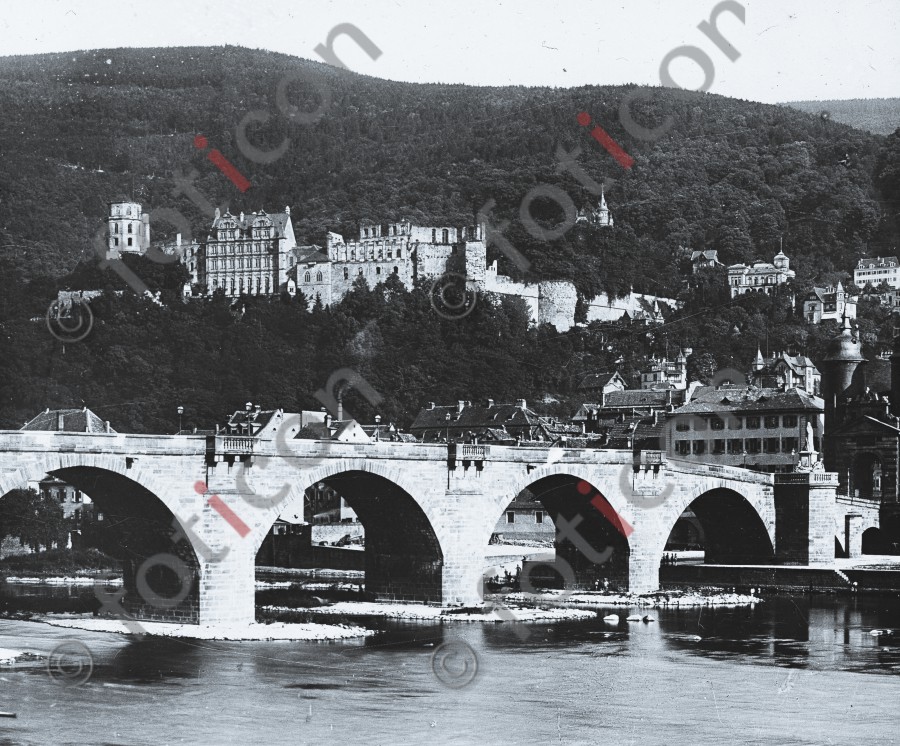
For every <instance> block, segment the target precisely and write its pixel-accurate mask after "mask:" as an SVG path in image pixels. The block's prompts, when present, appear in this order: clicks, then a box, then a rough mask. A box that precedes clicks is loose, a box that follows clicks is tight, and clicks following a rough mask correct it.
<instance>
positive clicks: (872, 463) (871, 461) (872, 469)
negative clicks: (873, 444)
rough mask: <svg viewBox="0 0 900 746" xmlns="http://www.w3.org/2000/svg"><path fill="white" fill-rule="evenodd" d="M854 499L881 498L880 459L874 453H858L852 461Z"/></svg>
mask: <svg viewBox="0 0 900 746" xmlns="http://www.w3.org/2000/svg"><path fill="white" fill-rule="evenodd" d="M851 488H852V490H853V495H854V496H855V497H869V498H880V497H881V459H880V458H879V457H878V456H877V455H876V454H874V453H859V454H857V455H856V457H855V458H854V459H853V484H852V485H851Z"/></svg>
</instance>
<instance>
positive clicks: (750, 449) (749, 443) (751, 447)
mask: <svg viewBox="0 0 900 746" xmlns="http://www.w3.org/2000/svg"><path fill="white" fill-rule="evenodd" d="M744 444H745V445H746V447H747V453H759V450H760V442H759V438H747V440H745V441H744Z"/></svg>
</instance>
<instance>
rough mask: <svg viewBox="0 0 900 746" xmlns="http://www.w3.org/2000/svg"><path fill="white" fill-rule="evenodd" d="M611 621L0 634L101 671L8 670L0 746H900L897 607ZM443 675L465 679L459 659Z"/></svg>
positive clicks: (27, 626) (824, 604) (771, 607)
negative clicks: (237, 633)
mask: <svg viewBox="0 0 900 746" xmlns="http://www.w3.org/2000/svg"><path fill="white" fill-rule="evenodd" d="M604 613H606V612H604ZM618 613H620V614H621V617H622V621H621V622H620V623H619V624H617V625H610V624H607V623H605V622H603V621H602V620H601V619H599V618H598V619H596V620H593V619H592V620H590V621H587V622H577V623H574V622H573V623H564V624H555V625H552V626H548V625H547V624H546V623H544V624H539V623H535V624H509V623H504V624H481V623H462V622H459V623H448V624H444V625H433V624H411V623H399V622H387V621H385V620H370V621H368V622H367V624H368V625H369V626H372V627H373V628H377V629H379V632H378V634H376V635H375V636H374V637H371V638H369V639H367V640H365V641H359V642H350V643H347V642H341V643H321V642H319V643H296V642H291V643H284V642H266V643H262V642H200V641H193V640H174V639H158V638H157V639H154V638H149V637H148V638H144V639H143V640H140V641H137V640H134V639H133V638H128V637H126V636H122V635H114V634H101V633H90V632H81V631H77V630H67V629H60V628H54V627H50V626H47V625H43V624H36V623H30V622H20V621H0V647H4V648H31V649H34V650H42V651H47V652H49V650H50V649H51V648H52V647H53V646H54V645H55V644H57V643H58V642H60V641H63V640H73V639H74V640H78V641H80V642H82V643H84V644H85V645H87V646H88V647H89V648H90V650H91V653H92V655H93V657H94V661H95V667H94V671H93V674H92V676H91V677H90V679H89V680H88V681H87V682H86V683H84V684H82V685H78V686H63V685H60V684H58V683H55V682H54V681H53V680H51V678H50V676H49V675H48V673H47V671H46V669H45V668H42V667H39V666H38V667H35V668H34V669H30V670H15V671H10V670H8V669H6V670H3V669H0V684H2V688H0V711H4V710H5V711H12V712H16V713H18V719H16V720H8V719H0V744H148V745H150V744H152V745H153V746H159V745H160V744H216V745H219V744H230V743H236V744H256V743H266V744H320V743H329V744H336V743H337V744H341V743H346V744H425V743H435V744H467V745H468V744H473V743H484V744H602V743H610V744H616V746H619V745H620V744H642V745H644V746H646V745H648V744H666V745H667V746H669V745H671V744H701V745H703V744H722V743H724V744H767V745H769V744H856V743H865V744H892V743H895V742H897V743H900V731H898V728H897V722H898V715H900V635H898V636H896V637H895V636H892V635H882V636H873V635H871V634H870V632H871V630H872V629H879V628H880V629H883V628H900V599H896V598H874V597H856V598H850V599H847V598H841V599H839V598H835V597H833V596H812V597H806V596H802V597H794V598H788V597H772V598H769V599H767V600H766V601H765V602H764V603H762V604H759V605H757V606H756V607H754V608H752V609H751V608H739V609H709V608H706V609H689V610H674V609H673V610H662V609H659V610H653V611H652V614H653V616H654V617H655V618H656V620H657V621H655V622H651V623H627V622H625V621H624V618H625V615H626V614H627V610H619V612H618ZM461 641H462V642H465V643H466V644H467V645H468V646H470V647H471V650H472V651H473V652H474V654H475V655H476V656H477V673H476V674H475V676H474V678H473V679H472V680H471V682H470V683H468V684H467V685H465V686H462V687H461V688H453V687H450V686H446V685H445V684H444V683H442V681H441V680H440V679H439V678H438V676H437V675H436V674H435V671H434V666H433V663H432V655H433V653H434V652H435V650H436V649H438V647H439V646H440V645H441V644H442V643H445V642H449V643H451V644H452V646H458V645H460V642H461ZM460 649H461V650H462V649H463V648H460ZM442 650H446V648H445V649H442ZM437 667H438V673H440V674H441V675H442V676H444V678H446V677H447V673H448V672H449V673H450V674H454V675H460V676H461V675H462V673H463V667H462V658H461V657H456V658H453V657H451V658H450V659H449V660H448V661H447V667H446V668H445V669H441V668H440V666H437ZM468 670H469V671H471V670H472V669H471V668H469V669H468ZM466 678H468V677H462V678H458V679H453V680H451V682H450V683H452V684H458V683H460V682H462V681H464V680H465V679H466Z"/></svg>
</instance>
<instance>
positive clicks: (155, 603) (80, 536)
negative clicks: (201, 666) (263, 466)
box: [39, 466, 200, 623]
mask: <svg viewBox="0 0 900 746" xmlns="http://www.w3.org/2000/svg"><path fill="white" fill-rule="evenodd" d="M48 484H50V485H52V487H47V492H48V493H51V494H52V495H53V499H54V500H59V501H60V505H61V507H62V506H66V502H67V501H69V500H71V501H73V505H71V506H66V509H65V510H64V514H65V515H67V516H68V518H67V522H68V525H67V526H66V529H65V533H66V534H68V536H67V537H66V538H64V539H63V540H62V541H60V542H58V546H60V547H61V548H64V547H66V545H67V543H71V545H72V546H77V547H78V548H80V549H85V550H86V549H97V550H99V551H101V552H103V553H104V554H105V555H107V556H109V557H112V558H114V559H115V560H118V561H119V562H120V563H121V569H122V580H123V586H124V591H125V594H124V596H123V597H122V598H121V601H119V602H117V603H116V604H113V603H110V602H109V601H108V600H107V601H106V602H105V603H104V602H103V599H101V598H100V596H99V595H98V596H97V600H98V604H97V606H98V608H99V613H100V614H112V615H117V616H121V615H122V614H123V613H127V614H129V615H131V616H132V617H134V618H135V619H143V620H158V621H177V622H182V623H185V622H187V623H198V621H199V594H200V566H199V562H198V559H197V555H196V554H195V552H194V549H193V547H192V546H191V545H190V544H189V543H188V540H187V538H186V537H185V535H184V532H183V529H182V526H181V525H180V524H179V522H178V520H177V519H176V518H175V516H174V514H173V513H172V512H171V511H170V510H169V509H168V508H167V507H166V506H165V504H164V503H163V501H162V500H160V499H159V497H157V496H156V495H155V494H153V493H152V492H151V491H150V490H148V489H147V488H146V487H144V486H143V485H141V484H139V483H138V482H136V481H134V480H132V479H129V478H128V477H125V476H123V475H121V474H118V473H116V472H112V471H108V470H106V469H101V468H97V467H89V466H73V467H66V468H62V469H55V470H52V471H50V472H48V473H47V477H46V478H45V479H41V480H39V485H42V486H43V485H48ZM69 508H71V509H69ZM70 537H71V538H70ZM66 539H69V541H67V540H66ZM115 591H116V589H115V588H112V589H111V591H110V594H111V595H114V593H115Z"/></svg>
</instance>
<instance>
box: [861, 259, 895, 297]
mask: <svg viewBox="0 0 900 746" xmlns="http://www.w3.org/2000/svg"><path fill="white" fill-rule="evenodd" d="M898 269H900V268H898V265H897V257H896V256H876V257H875V258H871V257H863V258H862V259H860V260H859V261H858V262H857V263H856V269H854V270H853V282H854V284H855V285H856V286H857V287H861V288H864V287H865V286H866V285H871V286H872V287H873V288H877V287H878V286H879V285H881V284H882V283H885V284H887V285H890V286H891V287H892V288H894V289H895V290H897V289H900V274H898Z"/></svg>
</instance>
